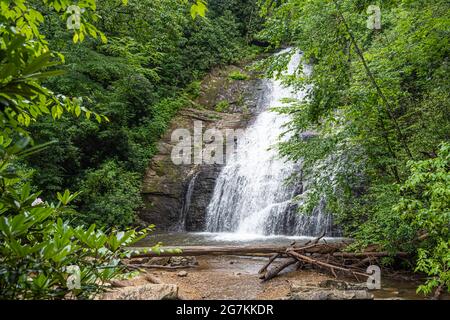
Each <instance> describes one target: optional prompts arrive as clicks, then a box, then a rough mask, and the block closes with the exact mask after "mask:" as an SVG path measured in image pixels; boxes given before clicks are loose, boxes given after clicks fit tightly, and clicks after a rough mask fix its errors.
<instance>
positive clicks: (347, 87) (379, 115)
mask: <svg viewBox="0 0 450 320" xmlns="http://www.w3.org/2000/svg"><path fill="white" fill-rule="evenodd" d="M377 3H378V4H379V6H380V7H381V22H382V24H381V29H380V30H377V29H369V28H368V27H367V24H366V21H367V20H368V18H369V17H370V15H372V14H373V11H372V12H367V11H366V10H367V8H368V7H369V6H370V5H372V4H373V1H364V0H361V1H352V0H340V1H338V0H334V1H327V0H323V1H322V0H315V1H309V0H283V1H262V12H263V13H264V14H265V16H266V17H267V20H266V24H265V28H264V30H263V31H262V32H261V33H260V37H261V39H262V40H265V41H269V42H271V43H272V44H273V45H274V46H279V45H280V44H286V43H287V44H292V45H294V46H296V47H297V48H299V49H301V50H302V51H303V52H304V61H305V62H306V63H311V64H312V65H313V73H312V75H306V74H304V73H302V70H299V72H298V74H296V76H294V77H289V78H288V79H286V81H288V82H290V83H292V84H294V85H297V86H299V87H306V86H310V88H311V89H310V91H309V95H308V99H307V101H305V102H302V103H299V102H292V101H291V102H290V107H289V108H285V109H281V110H282V111H281V112H288V113H290V114H292V116H293V120H292V122H291V123H290V126H289V129H290V130H293V131H294V132H295V133H296V134H295V135H294V136H293V138H292V139H291V140H290V141H289V142H288V143H284V144H281V146H280V151H281V153H282V154H283V155H285V156H287V157H289V158H291V159H294V160H298V159H303V161H304V163H305V170H306V173H307V174H308V175H309V176H310V177H311V179H312V180H313V181H314V183H313V184H312V186H311V187H310V190H309V192H308V193H307V195H306V196H304V198H303V199H301V200H302V201H303V203H304V205H303V211H305V212H308V211H310V209H311V208H312V207H314V206H315V205H316V204H317V202H318V201H319V199H322V198H325V199H326V200H327V206H328V211H329V212H333V213H334V214H335V216H336V222H337V223H338V225H340V226H341V227H342V228H343V230H344V233H345V235H347V236H352V237H355V238H356V239H357V240H358V245H361V246H364V245H367V244H379V245H380V246H382V247H383V248H386V249H388V250H392V251H395V250H397V251H399V250H401V251H407V252H413V253H414V252H415V253H417V257H418V261H417V264H416V267H415V268H416V269H417V270H420V271H424V272H426V273H427V274H428V275H429V276H430V278H429V280H428V281H427V283H426V285H424V286H421V287H420V288H419V290H420V291H423V292H425V293H429V292H430V291H431V290H432V289H433V288H437V289H438V292H439V291H441V290H443V289H444V288H447V289H449V290H450V250H449V248H450V230H449V227H450V174H449V169H450V162H449V161H450V157H449V156H450V154H449V148H450V144H449V138H450V108H449V103H450V99H449V98H450V96H449V95H450V90H449V89H450V88H449V84H450V82H449V71H450V70H449V61H448V56H449V51H450V47H449V39H450V38H449V36H450V4H449V2H448V1H439V0H438V1H421V0H418V1H410V0H396V1H379V2H377ZM283 60H284V61H286V59H285V57H280V58H278V59H276V61H269V62H271V63H269V65H270V66H271V70H272V71H276V70H277V69H279V68H280V67H282V66H283V65H284V64H285V63H283ZM304 131H312V132H314V134H313V135H311V134H309V135H308V139H305V138H302V137H303V135H302V134H301V133H302V132H304Z"/></svg>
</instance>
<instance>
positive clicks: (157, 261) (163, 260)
mask: <svg viewBox="0 0 450 320" xmlns="http://www.w3.org/2000/svg"><path fill="white" fill-rule="evenodd" d="M147 263H148V264H154V265H158V266H165V265H167V264H169V263H170V257H153V258H150V259H148V261H147Z"/></svg>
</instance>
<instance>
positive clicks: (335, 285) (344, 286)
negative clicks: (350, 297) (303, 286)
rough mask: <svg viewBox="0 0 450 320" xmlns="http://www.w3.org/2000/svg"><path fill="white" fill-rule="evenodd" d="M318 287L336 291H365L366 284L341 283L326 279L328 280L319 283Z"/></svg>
mask: <svg viewBox="0 0 450 320" xmlns="http://www.w3.org/2000/svg"><path fill="white" fill-rule="evenodd" d="M319 287H321V288H329V289H336V290H366V289H367V284H366V283H352V282H346V281H342V280H333V279H328V280H324V281H322V282H321V283H319Z"/></svg>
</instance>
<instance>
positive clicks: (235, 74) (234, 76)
mask: <svg viewBox="0 0 450 320" xmlns="http://www.w3.org/2000/svg"><path fill="white" fill-rule="evenodd" d="M228 78H230V79H231V80H248V79H249V75H248V74H245V73H242V72H241V71H239V70H236V71H232V72H230V74H229V75H228Z"/></svg>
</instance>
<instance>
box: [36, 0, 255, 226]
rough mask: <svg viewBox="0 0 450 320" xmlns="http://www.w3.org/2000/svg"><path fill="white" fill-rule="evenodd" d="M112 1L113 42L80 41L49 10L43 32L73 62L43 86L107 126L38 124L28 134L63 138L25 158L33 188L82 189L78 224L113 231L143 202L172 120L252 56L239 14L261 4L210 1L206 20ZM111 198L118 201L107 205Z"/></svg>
mask: <svg viewBox="0 0 450 320" xmlns="http://www.w3.org/2000/svg"><path fill="white" fill-rule="evenodd" d="M115 3H116V2H115V1H113V0H102V1H98V3H97V8H96V10H97V12H98V14H99V15H100V16H102V19H100V20H99V21H98V23H97V25H98V28H99V29H101V30H102V31H103V32H104V34H105V35H106V36H107V38H108V42H107V43H102V42H99V41H96V40H92V39H87V40H85V41H84V42H83V43H77V44H73V43H72V41H71V39H70V38H68V36H67V33H66V32H65V26H64V25H61V21H60V19H57V17H54V15H55V13H54V12H51V11H49V12H47V16H48V17H49V19H48V23H47V24H46V25H44V28H43V32H44V33H45V34H46V35H47V38H48V39H49V43H50V45H51V46H52V47H54V48H57V49H58V50H60V51H64V53H65V61H66V64H65V66H63V67H62V69H63V70H64V71H65V73H64V75H62V76H59V77H54V78H51V79H49V80H47V81H46V83H45V84H46V85H47V86H48V87H49V88H51V90H52V91H54V92H58V93H60V94H63V95H66V96H76V97H79V99H80V100H81V101H82V102H83V105H84V106H85V107H86V108H89V109H90V110H93V111H95V112H97V113H99V114H102V115H105V116H106V117H107V118H108V120H109V122H108V123H103V122H102V123H95V122H92V121H87V120H84V119H82V120H81V121H79V120H76V119H73V117H62V118H61V119H59V120H60V121H59V122H58V126H55V125H54V123H53V122H52V121H51V120H50V119H44V120H43V121H40V122H38V123H35V124H33V125H32V127H31V131H32V134H33V137H34V139H35V140H36V141H37V142H39V143H41V142H45V141H53V140H56V141H57V142H56V143H55V145H54V146H53V149H52V152H43V153H41V154H38V155H36V156H35V157H33V158H30V159H28V160H27V164H28V166H29V167H31V168H32V169H34V170H35V171H36V174H35V175H34V179H33V183H34V184H35V185H37V186H38V187H39V188H40V189H41V190H43V196H44V197H45V198H46V199H53V196H54V194H55V191H57V190H61V189H66V188H71V189H77V190H83V193H82V194H81V195H80V196H79V197H78V199H77V200H78V201H77V202H76V203H75V205H76V206H77V208H78V209H79V210H80V211H82V212H83V215H81V216H82V218H81V219H80V220H85V221H88V222H95V223H97V224H99V225H102V226H106V227H110V226H121V225H127V224H129V223H133V222H134V216H135V214H134V213H132V211H136V210H138V209H139V208H140V204H141V203H142V200H141V199H138V197H139V190H138V186H139V184H140V181H141V180H142V177H143V174H144V172H145V169H146V167H147V165H148V161H149V160H150V159H151V157H152V156H153V155H154V154H155V152H156V147H155V143H156V142H157V141H158V139H159V138H160V137H161V136H162V134H163V133H164V132H165V130H166V128H167V126H168V124H169V122H170V120H171V119H172V117H173V116H174V114H175V113H176V112H177V111H178V110H180V109H181V108H183V107H186V106H190V105H192V103H191V101H190V100H193V99H195V98H196V96H197V95H198V94H199V89H200V80H201V78H202V76H203V74H204V73H205V72H207V71H208V70H210V69H211V68H212V67H214V66H216V65H220V64H228V63H230V62H234V61H237V60H239V59H241V58H242V57H243V56H244V55H246V54H248V52H247V49H246V43H245V41H244V36H245V37H247V36H249V35H248V33H247V31H248V30H244V29H243V28H242V26H241V25H240V22H239V21H237V19H236V16H237V15H238V14H239V16H240V17H244V16H245V15H241V13H242V12H241V10H246V12H248V14H250V12H251V11H250V10H247V9H248V8H251V6H252V4H253V5H254V1H247V2H246V5H245V6H243V7H242V8H235V7H233V6H232V3H234V2H233V1H220V2H217V1H210V2H208V10H207V11H206V15H205V18H197V19H195V20H193V19H192V18H191V17H190V10H189V8H186V6H180V0H157V1H154V0H152V1H150V0H139V1H138V0H130V1H128V4H127V6H125V7H120V10H118V9H117V6H116V5H115ZM192 3H194V2H193V1H191V4H192ZM246 14H247V13H246ZM130 17H133V19H130ZM244 33H245V34H244ZM106 168H108V169H109V170H110V171H108V170H107V169H106ZM111 179H118V181H117V182H112V180H111ZM119 181H120V182H121V183H124V184H125V185H126V186H128V188H126V187H122V186H120V183H119ZM121 192H122V193H121ZM110 196H112V197H114V199H117V201H114V200H113V201H112V202H111V204H107V202H108V201H107V200H108V197H110ZM81 216H80V217H81Z"/></svg>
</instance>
